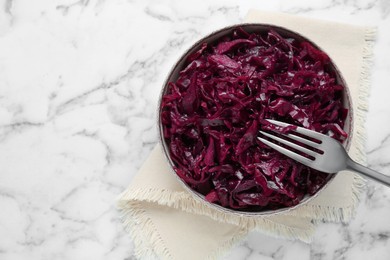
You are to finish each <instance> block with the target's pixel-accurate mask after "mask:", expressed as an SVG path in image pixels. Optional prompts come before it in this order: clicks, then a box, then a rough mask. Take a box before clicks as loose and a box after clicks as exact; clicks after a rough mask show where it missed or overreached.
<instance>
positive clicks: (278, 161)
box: [161, 28, 348, 211]
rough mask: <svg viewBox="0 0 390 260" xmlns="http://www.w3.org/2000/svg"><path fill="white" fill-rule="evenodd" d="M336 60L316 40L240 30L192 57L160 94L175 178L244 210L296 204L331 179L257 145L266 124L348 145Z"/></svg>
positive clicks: (214, 200)
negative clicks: (287, 125) (282, 124)
mask: <svg viewBox="0 0 390 260" xmlns="http://www.w3.org/2000/svg"><path fill="white" fill-rule="evenodd" d="M343 89H344V86H342V85H340V84H337V83H336V79H335V72H334V71H332V69H331V67H330V59H329V57H328V56H327V55H326V54H325V53H323V52H322V51H320V50H318V49H317V48H315V47H314V46H313V45H311V44H310V43H309V42H299V41H298V40H296V39H292V38H284V37H282V36H281V35H279V34H278V33H277V32H275V31H273V30H270V31H268V32H266V33H247V32H246V31H244V30H243V29H242V28H239V29H237V30H235V31H234V32H233V33H232V34H231V35H229V36H226V37H224V38H223V39H220V40H219V41H218V42H216V43H214V44H206V43H204V44H203V45H202V46H201V47H200V48H199V50H198V51H196V52H194V53H192V54H191V55H190V56H188V58H187V63H186V65H185V67H184V68H183V69H182V70H181V72H180V75H179V77H178V79H177V80H176V81H175V82H169V85H168V88H167V91H166V93H165V94H164V95H163V99H162V107H161V121H162V126H163V135H164V139H165V142H166V144H167V145H168V147H169V153H170V157H171V159H172V161H173V162H174V164H175V167H174V168H175V171H176V173H177V175H178V176H179V177H180V178H182V179H183V180H184V181H185V182H186V183H187V184H188V185H189V186H190V187H191V188H192V189H193V190H195V191H197V192H199V193H201V194H203V195H205V198H206V200H207V201H209V202H212V203H216V204H219V205H222V206H223V207H226V208H232V209H237V210H245V211H261V210H267V209H277V208H283V207H288V206H293V205H296V204H298V203H299V202H300V201H301V200H302V199H303V197H304V196H305V195H307V194H309V195H312V194H314V193H316V192H317V191H318V190H319V189H320V188H321V187H322V186H323V185H324V184H325V183H326V182H327V180H328V179H329V175H328V174H326V173H322V172H319V171H316V170H313V169H310V168H308V167H306V166H303V165H302V164H300V163H298V162H296V161H294V160H292V159H290V158H287V157H286V156H284V155H282V154H280V153H278V152H276V151H275V150H273V149H272V148H269V147H268V146H266V145H264V144H263V143H261V142H260V141H258V140H257V138H256V137H257V135H258V131H259V130H275V129H276V130H278V129H279V130H280V131H288V129H287V130H286V129H282V128H280V127H277V126H275V125H272V124H271V123H269V122H268V121H266V120H265V119H268V118H269V119H276V120H279V121H283V122H287V123H291V124H294V125H298V126H303V127H305V128H309V129H312V130H315V131H318V132H321V133H325V134H328V135H330V136H331V137H333V138H335V139H337V140H339V141H343V140H345V138H346V136H347V134H346V133H345V132H344V130H343V127H344V120H345V118H346V116H347V112H348V111H347V109H345V108H344V107H343V105H342V92H343Z"/></svg>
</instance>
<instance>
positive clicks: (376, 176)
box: [347, 158, 390, 187]
mask: <svg viewBox="0 0 390 260" xmlns="http://www.w3.org/2000/svg"><path fill="white" fill-rule="evenodd" d="M347 169H349V170H353V171H356V172H358V173H360V174H361V175H364V176H366V177H368V178H370V179H372V180H375V181H377V182H380V183H382V184H384V185H386V186H388V187H390V176H387V175H384V174H382V173H380V172H377V171H374V170H371V169H370V168H367V167H365V166H363V165H361V164H359V163H357V162H355V161H353V160H352V159H351V158H348V160H347Z"/></svg>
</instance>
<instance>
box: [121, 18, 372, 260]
mask: <svg viewBox="0 0 390 260" xmlns="http://www.w3.org/2000/svg"><path fill="white" fill-rule="evenodd" d="M245 22H259V23H269V24H275V25H279V26H282V27H286V28H288V29H292V30H295V31H297V32H299V33H301V34H302V35H304V36H306V37H308V38H309V39H311V40H313V41H314V42H315V43H317V44H318V45H319V46H320V47H321V48H322V49H323V50H325V51H326V52H327V53H328V54H329V55H330V56H331V58H332V59H333V60H334V61H335V63H336V64H337V66H338V67H339V69H340V70H341V72H342V73H343V75H344V77H345V80H346V82H347V85H348V86H349V88H350V91H351V95H352V101H353V113H354V119H355V122H354V126H353V142H352V146H351V149H350V152H349V154H350V155H351V157H352V158H353V159H355V160H357V161H360V162H363V163H364V159H365V154H364V147H363V143H364V136H365V133H364V125H363V123H364V112H365V110H366V109H367V101H366V99H367V95H368V80H369V79H368V76H369V64H370V58H371V56H372V55H371V47H372V44H373V41H374V36H375V31H374V30H373V29H372V28H363V27H357V26H352V25H345V24H338V23H333V22H325V21H319V20H312V19H306V18H301V17H297V16H291V15H286V14H276V13H265V12H260V11H250V12H249V14H248V16H247V18H246V19H245ZM170 171H171V170H170V168H169V166H168V164H167V162H166V161H165V159H164V157H163V153H162V150H161V147H160V146H159V145H157V146H156V148H155V149H154V150H153V152H152V153H151V155H150V157H149V158H148V159H147V160H146V162H145V163H144V165H143V166H142V167H141V169H140V170H139V172H138V174H137V175H136V176H135V178H134V179H133V181H132V182H131V184H130V186H129V187H128V188H127V189H126V191H124V192H123V193H122V194H121V195H120V197H119V199H118V207H119V209H120V210H121V213H122V219H123V222H124V225H125V227H126V229H127V230H128V231H129V232H130V234H131V236H132V239H133V241H134V243H135V254H136V256H137V257H139V258H142V259H153V258H156V257H158V258H162V259H178V260H180V259H215V258H217V257H219V256H220V255H221V254H223V253H225V252H226V251H227V250H228V249H229V248H230V247H231V246H232V245H234V243H235V242H237V241H239V240H241V239H242V238H243V237H244V236H245V235H246V234H247V233H248V231H249V230H252V229H256V230H259V231H261V232H264V233H266V234H269V235H272V236H276V237H282V238H289V239H299V240H302V241H305V242H309V241H310V238H311V236H312V234H313V232H314V228H315V225H314V224H313V222H315V221H313V220H320V219H322V220H326V221H348V220H349V219H350V218H351V217H352V214H353V212H354V209H355V207H356V204H357V202H358V195H359V192H360V190H361V189H362V187H363V181H362V179H361V178H360V177H358V176H356V175H355V174H353V173H351V172H343V173H341V174H338V175H337V177H336V178H335V180H334V181H333V182H332V183H331V184H330V185H328V187H327V188H326V189H325V190H323V191H322V192H321V193H320V194H319V195H318V196H317V197H316V198H314V199H313V200H311V201H310V202H309V203H308V204H306V205H304V206H301V207H298V208H296V209H294V210H292V211H289V212H287V213H283V214H279V215H274V216H268V217H242V216H237V215H232V214H228V213H222V212H219V211H217V210H215V209H212V208H210V207H209V206H208V205H207V204H205V203H203V202H201V201H199V200H198V199H194V198H193V197H192V195H191V194H189V193H188V192H187V191H186V190H184V188H183V187H182V186H181V184H180V183H179V182H178V181H177V179H176V178H175V176H174V175H173V174H172V172H170Z"/></svg>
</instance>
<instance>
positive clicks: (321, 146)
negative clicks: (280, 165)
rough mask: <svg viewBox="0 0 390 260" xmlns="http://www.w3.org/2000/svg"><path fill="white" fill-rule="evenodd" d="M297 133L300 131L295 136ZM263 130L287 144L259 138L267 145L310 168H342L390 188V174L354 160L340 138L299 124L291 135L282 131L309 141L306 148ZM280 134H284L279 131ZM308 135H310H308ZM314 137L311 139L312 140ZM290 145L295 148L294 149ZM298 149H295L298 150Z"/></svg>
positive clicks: (301, 141) (273, 122)
mask: <svg viewBox="0 0 390 260" xmlns="http://www.w3.org/2000/svg"><path fill="white" fill-rule="evenodd" d="M268 121H269V122H270V123H272V124H274V125H278V126H288V125H289V124H287V123H283V122H280V121H276V120H268ZM294 132H296V133H298V134H300V135H299V136H298V135H295V134H294ZM260 133H261V134H262V135H264V136H266V137H268V138H269V139H272V140H275V141H277V142H279V143H281V144H284V147H283V146H281V145H279V144H276V143H273V142H271V141H269V140H267V139H264V138H262V137H258V139H259V140H260V141H261V142H263V143H264V144H266V145H268V146H270V147H272V148H274V149H275V150H277V151H279V152H280V153H282V154H284V155H286V156H288V157H290V158H292V159H294V160H296V161H298V162H300V163H302V164H304V165H306V166H309V167H310V168H313V169H316V170H319V171H322V172H327V173H337V172H339V171H341V170H346V169H348V170H352V171H355V172H357V173H359V174H360V175H363V176H365V177H368V178H370V179H373V180H375V181H378V182H380V183H382V184H385V185H387V186H389V187H390V176H386V175H384V174H382V173H379V172H376V171H374V170H371V169H369V168H367V167H365V166H363V165H361V164H359V163H357V162H355V161H353V160H352V159H351V158H350V157H349V156H348V154H347V152H346V151H345V149H344V147H343V146H342V145H341V143H340V142H338V141H337V140H335V139H333V138H331V137H329V136H327V135H324V134H320V133H318V132H315V131H312V130H308V129H305V128H302V127H297V128H296V129H295V130H293V131H292V132H291V133H289V134H281V135H282V136H287V137H288V138H289V139H292V140H295V141H298V142H299V143H302V144H305V145H306V146H307V147H310V148H311V149H308V148H305V147H303V146H302V145H299V144H297V143H293V142H291V141H288V140H286V139H283V138H280V137H278V136H275V135H274V134H271V133H267V132H264V131H260ZM278 134H279V135H280V133H278ZM303 136H305V137H308V138H304V137H303ZM309 139H311V140H309ZM313 139H315V140H318V142H315V141H313ZM286 147H289V148H292V149H293V150H290V149H288V148H286ZM294 150H295V151H294ZM296 151H299V152H300V153H303V154H306V155H308V156H303V155H302V154H299V153H297V152H296Z"/></svg>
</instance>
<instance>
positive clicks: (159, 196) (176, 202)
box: [118, 189, 314, 247]
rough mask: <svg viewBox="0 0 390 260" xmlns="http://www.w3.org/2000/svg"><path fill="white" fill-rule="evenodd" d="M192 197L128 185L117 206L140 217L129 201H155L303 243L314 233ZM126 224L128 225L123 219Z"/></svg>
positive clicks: (312, 228)
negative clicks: (216, 208)
mask: <svg viewBox="0 0 390 260" xmlns="http://www.w3.org/2000/svg"><path fill="white" fill-rule="evenodd" d="M193 198H194V197H193V196H192V195H190V194H189V193H187V192H174V193H172V192H171V191H168V190H161V189H128V190H127V191H125V192H124V193H122V195H121V196H120V199H119V201H118V208H119V209H121V211H122V212H123V213H124V214H127V215H128V216H129V214H130V215H131V216H133V217H138V218H139V217H142V216H140V214H137V215H138V216H135V215H134V214H132V213H131V211H135V210H136V209H133V208H132V207H133V206H132V205H134V203H131V204H129V202H130V201H140V202H142V201H143V202H148V203H158V204H159V205H165V206H168V207H172V208H175V209H180V210H183V211H185V212H189V213H192V214H200V215H206V216H209V217H211V218H212V219H214V220H216V221H219V222H223V223H230V224H233V225H237V226H240V227H242V228H243V229H244V230H252V229H257V230H259V231H261V232H263V233H266V234H268V235H270V236H273V237H284V238H287V239H296V238H298V239H300V240H301V241H303V242H306V243H308V242H310V241H311V237H312V235H313V233H314V226H313V225H310V226H309V227H306V226H305V227H302V228H299V227H291V226H288V225H283V224H282V223H280V222H274V221H272V220H271V219H269V218H267V217H246V216H240V215H232V214H228V213H224V212H221V211H217V210H215V209H214V208H212V207H210V206H208V205H207V204H205V203H202V202H201V201H199V200H197V199H195V200H194V199H193ZM142 218H144V217H142ZM126 219H127V217H126V216H125V217H123V221H126ZM141 221H143V220H141ZM125 226H126V227H127V225H126V223H125ZM234 242H235V240H234V241H232V243H234ZM225 247H229V244H227V245H225Z"/></svg>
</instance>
